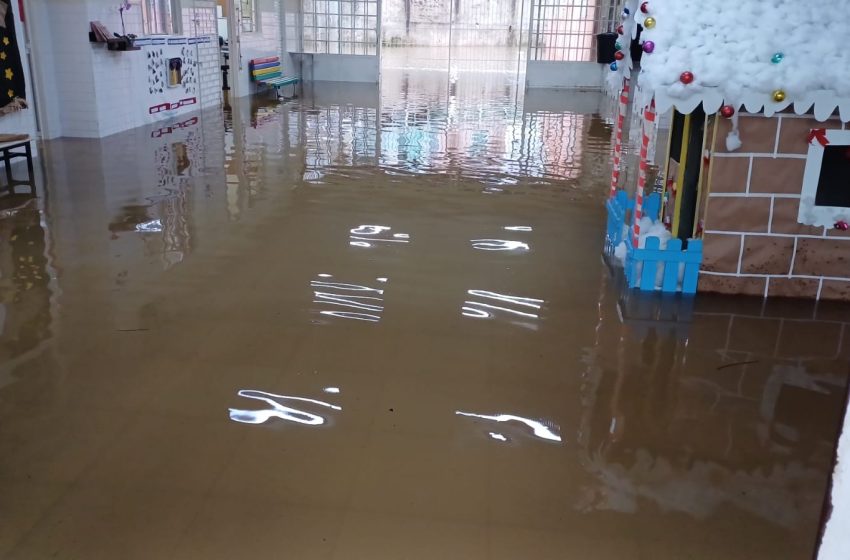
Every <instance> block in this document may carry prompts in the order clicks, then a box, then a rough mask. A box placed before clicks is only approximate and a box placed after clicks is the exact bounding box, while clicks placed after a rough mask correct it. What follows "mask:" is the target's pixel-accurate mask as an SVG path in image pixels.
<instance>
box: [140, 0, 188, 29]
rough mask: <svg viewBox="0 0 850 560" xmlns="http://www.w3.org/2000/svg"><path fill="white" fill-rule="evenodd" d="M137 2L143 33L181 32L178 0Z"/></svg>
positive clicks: (142, 0) (145, 0)
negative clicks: (140, 13)
mask: <svg viewBox="0 0 850 560" xmlns="http://www.w3.org/2000/svg"><path fill="white" fill-rule="evenodd" d="M139 4H140V6H139V8H140V9H141V11H142V30H143V32H144V34H145V35H179V34H181V33H182V32H183V29H182V28H183V25H182V24H183V21H182V19H181V9H180V0H140V2H139ZM163 12H164V14H163Z"/></svg>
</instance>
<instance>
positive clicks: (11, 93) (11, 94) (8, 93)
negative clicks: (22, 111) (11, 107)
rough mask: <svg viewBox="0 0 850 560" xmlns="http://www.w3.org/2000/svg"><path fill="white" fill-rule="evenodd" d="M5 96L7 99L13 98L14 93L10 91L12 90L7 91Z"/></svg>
mask: <svg viewBox="0 0 850 560" xmlns="http://www.w3.org/2000/svg"><path fill="white" fill-rule="evenodd" d="M6 95H8V96H9V97H15V92H14V91H12V90H9V91H7V92H6Z"/></svg>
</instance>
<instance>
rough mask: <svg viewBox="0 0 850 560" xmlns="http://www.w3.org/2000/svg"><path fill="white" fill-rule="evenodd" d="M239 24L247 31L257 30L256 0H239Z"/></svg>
mask: <svg viewBox="0 0 850 560" xmlns="http://www.w3.org/2000/svg"><path fill="white" fill-rule="evenodd" d="M239 25H240V26H241V29H242V31H244V32H245V33H253V32H254V31H256V30H257V3H256V0H239Z"/></svg>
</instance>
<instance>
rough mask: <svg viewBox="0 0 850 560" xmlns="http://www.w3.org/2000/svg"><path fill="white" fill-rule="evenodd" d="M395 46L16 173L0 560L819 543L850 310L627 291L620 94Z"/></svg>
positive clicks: (697, 552)
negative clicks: (610, 243)
mask: <svg viewBox="0 0 850 560" xmlns="http://www.w3.org/2000/svg"><path fill="white" fill-rule="evenodd" d="M403 66H404V65H401V64H400V65H398V67H395V68H385V70H384V80H385V81H384V86H383V91H382V93H381V94H378V93H377V92H376V91H375V90H374V89H371V88H369V87H356V86H351V87H344V88H341V87H338V86H334V85H332V84H321V85H317V86H316V87H315V88H313V89H312V90H311V88H308V89H307V91H306V92H305V94H304V95H303V96H302V98H301V99H300V100H296V101H288V102H284V103H282V104H278V103H277V102H276V101H271V100H261V99H254V100H251V101H247V100H246V101H243V102H240V103H234V104H233V108H232V111H228V112H226V114H225V115H224V117H222V116H221V115H218V114H203V115H199V116H198V118H197V119H192V118H187V119H185V120H183V121H181V122H178V123H173V125H172V126H164V125H163V126H154V127H150V128H146V129H141V130H135V131H131V132H127V133H123V134H119V135H116V136H113V137H110V138H108V139H105V140H102V141H95V140H74V139H62V140H58V141H53V142H50V143H48V145H47V146H46V147H45V150H44V158H43V172H42V176H41V186H40V191H39V197H38V198H36V199H27V198H23V197H15V198H11V199H10V198H6V199H3V200H2V201H0V203H2V204H3V206H2V208H0V360H1V361H2V365H0V558H4V559H15V560H33V559H41V558H62V559H87V560H88V559H101V558H102V559H110V560H112V559H116V558H122V559H135V558H138V559H169V558H173V559H193V558H198V559H213V558H223V559H224V558H227V559H232V558H255V557H265V558H292V559H305V560H309V559H332V558H333V559H369V560H374V559H388V560H397V559H433V558H445V559H469V560H472V559H479V558H480V559H485V558H487V559H504V560H516V559H535V560H536V559H552V560H556V559H557V560H561V559H588V560H608V559H610V560H633V559H641V560H659V559H671V560H681V559H685V558H687V559H693V560H717V559H724V560H733V559H741V560H755V559H770V560H777V559H806V558H810V557H811V554H812V551H813V549H814V546H815V543H816V540H817V536H818V531H819V525H820V520H821V511H822V509H823V500H824V494H825V491H826V486H827V483H828V475H829V472H830V470H831V468H832V460H833V448H834V444H835V440H836V429H837V425H838V423H839V419H840V417H841V414H842V409H843V404H844V399H845V394H846V385H847V375H848V365H850V330H848V320H850V314H848V309H847V308H846V307H843V306H839V305H836V304H828V305H821V306H815V305H812V304H810V303H806V302H792V301H784V302H783V301H778V302H769V303H767V304H765V303H763V302H762V301H761V300H751V299H740V298H716V297H710V296H704V295H701V296H699V297H697V298H696V300H695V301H694V300H681V299H678V298H660V297H654V296H642V295H640V294H635V293H629V292H626V291H623V290H622V289H621V287H620V283H619V282H618V280H617V276H616V274H612V273H611V271H610V270H609V268H608V267H607V266H606V265H605V263H604V262H603V260H602V259H601V249H602V244H603V243H602V242H603V235H604V227H605V214H604V210H603V207H602V201H603V200H604V197H605V194H606V191H607V187H606V183H607V178H608V173H609V171H608V168H607V166H608V161H609V149H610V127H609V124H608V122H606V120H605V119H604V118H603V117H601V116H599V113H600V112H602V111H604V107H605V102H604V101H603V100H600V99H599V98H598V97H597V96H594V95H592V94H571V93H564V92H560V93H551V92H550V93H545V92H543V93H541V92H537V93H534V94H526V93H524V92H523V91H522V87H521V86H520V87H517V83H520V84H521V79H518V77H517V76H516V75H515V74H514V73H512V72H511V71H510V64H508V63H506V65H505V67H504V68H502V69H501V70H499V67H498V65H496V66H494V67H493V68H490V70H489V71H488V72H477V73H465V72H463V71H458V70H456V69H455V70H449V69H447V70H446V71H441V70H439V69H435V70H430V71H429V70H420V71H415V72H414V71H410V70H407V69H405V68H404V67H403Z"/></svg>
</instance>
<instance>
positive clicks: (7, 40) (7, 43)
mask: <svg viewBox="0 0 850 560" xmlns="http://www.w3.org/2000/svg"><path fill="white" fill-rule="evenodd" d="M3 44H4V45H6V46H9V38H8V37H3Z"/></svg>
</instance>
